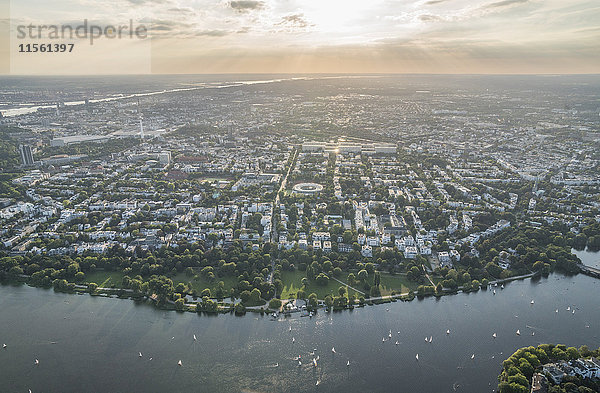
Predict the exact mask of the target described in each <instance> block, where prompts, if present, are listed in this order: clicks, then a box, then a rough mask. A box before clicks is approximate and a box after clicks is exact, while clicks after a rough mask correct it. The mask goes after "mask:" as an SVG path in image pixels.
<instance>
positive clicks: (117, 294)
mask: <svg viewBox="0 0 600 393" xmlns="http://www.w3.org/2000/svg"><path fill="white" fill-rule="evenodd" d="M581 273H582V274H585V273H583V271H582V272H581ZM560 274H561V275H562V276H564V277H568V275H566V274H564V273H560ZM541 277H547V276H544V275H542V274H541V273H540V272H535V273H528V274H525V275H520V276H515V277H508V278H504V279H498V280H494V281H490V282H489V283H488V284H487V285H486V286H481V287H480V288H477V289H470V290H467V291H465V290H464V289H463V287H462V286H459V287H457V288H456V289H443V290H442V293H435V292H434V293H424V294H423V293H418V291H416V290H415V291H410V292H405V293H399V294H394V295H386V296H378V297H369V298H365V299H364V302H359V303H356V304H354V305H347V306H344V307H334V306H332V307H327V306H326V305H325V304H324V301H323V299H319V300H318V305H317V307H314V308H312V307H306V309H304V310H301V309H297V310H294V311H285V310H284V309H283V308H284V307H285V305H286V304H289V303H291V302H295V301H296V300H297V299H280V300H281V302H282V306H281V307H280V308H279V309H272V308H269V307H268V301H265V303H263V304H262V305H257V306H244V308H243V311H242V312H238V311H236V305H237V304H241V303H240V302H238V303H228V305H227V306H225V305H224V304H223V303H222V302H220V303H219V305H218V309H217V311H205V310H200V311H198V310H196V305H198V304H200V303H199V302H193V303H185V306H184V309H181V310H178V309H176V308H175V302H174V301H172V300H167V301H166V303H164V304H161V305H159V304H158V303H157V302H156V299H155V298H153V296H151V295H146V294H141V293H135V292H134V291H133V290H132V289H128V288H104V287H99V288H96V290H95V291H94V292H90V291H89V289H88V287H87V285H83V284H75V287H74V290H72V291H69V290H64V291H62V290H58V289H56V288H53V287H52V286H35V285H32V284H31V283H30V282H29V278H30V276H27V275H20V276H19V277H18V278H17V279H14V278H13V279H8V280H4V281H0V285H11V284H13V285H14V284H18V285H21V284H24V285H27V286H29V287H32V288H41V289H48V290H50V289H52V290H54V292H58V293H65V294H71V295H84V294H87V295H90V296H98V297H108V298H117V299H121V300H124V299H130V300H133V301H135V302H144V303H147V304H149V305H152V306H153V307H154V308H156V309H159V310H163V311H178V312H190V313H196V314H199V315H200V314H211V315H218V314H234V315H236V316H243V315H245V314H246V313H247V312H252V313H260V314H261V315H264V314H274V313H276V314H277V315H280V314H283V315H284V316H289V315H293V314H295V313H301V312H302V311H305V312H307V313H308V312H317V311H318V310H319V309H323V310H325V312H332V311H338V312H340V311H345V310H353V309H354V308H356V307H364V306H373V305H381V304H387V303H392V302H397V301H399V300H400V301H402V302H410V301H413V300H414V299H415V298H418V299H419V300H422V299H425V298H429V297H435V298H441V297H443V296H450V295H458V294H461V293H474V292H479V291H480V290H482V291H487V290H488V289H493V288H495V287H498V286H500V285H502V284H504V283H508V282H511V281H520V280H525V279H527V278H541ZM198 299H200V298H199V297H198ZM211 300H212V299H211ZM215 300H216V299H215ZM302 301H304V302H305V303H306V301H305V300H302ZM302 316H304V315H302ZM306 316H308V315H306Z"/></svg>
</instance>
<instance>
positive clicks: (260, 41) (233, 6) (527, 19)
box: [10, 0, 600, 74]
mask: <svg viewBox="0 0 600 393" xmlns="http://www.w3.org/2000/svg"><path fill="white" fill-rule="evenodd" d="M10 12H11V26H12V29H13V30H12V33H11V34H12V35H11V49H13V50H14V48H15V47H16V44H17V43H21V42H22V41H18V40H16V39H15V38H14V35H15V31H14V29H15V26H16V25H19V24H27V23H33V24H71V25H76V24H80V23H81V21H82V20H83V19H88V20H89V21H90V23H91V22H95V23H97V24H99V25H101V26H107V25H112V24H119V23H124V22H128V21H129V20H130V19H132V20H133V21H134V22H135V23H136V24H143V25H144V26H147V27H148V28H149V30H150V34H151V38H149V39H146V40H131V39H129V40H124V39H123V40H119V41H118V42H116V40H112V41H109V40H106V39H105V40H104V42H103V41H102V40H99V41H97V43H95V44H94V45H92V46H90V45H89V44H88V43H87V42H85V41H84V42H81V43H77V46H76V49H77V50H76V51H75V53H71V54H70V55H71V56H60V55H57V56H54V58H50V56H47V55H46V56H42V55H41V54H37V55H36V56H37V57H35V58H36V59H39V60H41V61H43V63H44V67H45V70H40V69H39V68H40V64H39V62H36V61H34V62H32V61H31V60H32V58H34V56H33V55H28V56H24V55H23V54H14V53H12V54H11V62H12V64H11V72H13V73H36V72H39V73H69V74H72V73H96V74H97V73H145V72H153V73H166V74H168V73H518V74H522V73H536V74H541V73H600V2H598V0H402V1H393V0H237V1H234V0H212V1H209V0H103V1H101V2H99V1H97V0H54V1H52V2H48V1H43V0H18V1H17V0H14V1H13V2H12V3H11V10H10ZM40 42H41V41H40ZM92 60H93V61H92ZM32 63H33V64H32Z"/></svg>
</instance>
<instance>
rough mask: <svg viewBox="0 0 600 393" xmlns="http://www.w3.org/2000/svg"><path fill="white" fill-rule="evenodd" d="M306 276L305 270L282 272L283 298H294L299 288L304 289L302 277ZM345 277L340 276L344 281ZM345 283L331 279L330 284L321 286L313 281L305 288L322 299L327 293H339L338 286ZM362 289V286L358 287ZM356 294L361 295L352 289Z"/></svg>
mask: <svg viewBox="0 0 600 393" xmlns="http://www.w3.org/2000/svg"><path fill="white" fill-rule="evenodd" d="M304 277H306V275H305V272H301V271H298V270H296V271H293V272H287V271H286V272H282V274H281V281H283V292H282V293H281V298H282V299H289V298H294V297H295V295H296V292H298V290H299V289H302V283H301V281H302V278H304ZM342 278H343V277H340V280H341V281H344V280H343V279H342ZM342 285H343V284H340V283H339V282H337V281H335V280H333V279H330V280H329V282H328V284H327V285H325V286H321V285H318V284H317V283H316V282H314V281H311V282H309V285H308V287H307V288H306V289H305V292H306V296H308V295H310V294H311V293H313V292H314V293H316V294H317V297H318V298H319V299H321V300H323V299H325V297H326V296H327V295H332V296H333V295H335V296H337V295H338V288H339V287H341V286H342ZM358 289H360V288H358ZM352 294H354V295H355V296H356V297H359V296H361V294H360V293H357V292H355V291H354V290H352V289H350V293H349V295H352Z"/></svg>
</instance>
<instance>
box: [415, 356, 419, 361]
mask: <svg viewBox="0 0 600 393" xmlns="http://www.w3.org/2000/svg"><path fill="white" fill-rule="evenodd" d="M415 359H417V362H418V361H419V354H417V356H415Z"/></svg>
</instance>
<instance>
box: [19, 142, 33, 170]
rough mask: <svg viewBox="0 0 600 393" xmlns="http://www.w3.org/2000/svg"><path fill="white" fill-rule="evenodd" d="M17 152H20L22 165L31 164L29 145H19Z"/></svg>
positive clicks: (31, 153) (31, 157)
mask: <svg viewBox="0 0 600 393" xmlns="http://www.w3.org/2000/svg"><path fill="white" fill-rule="evenodd" d="M19 153H21V162H22V163H23V165H24V166H29V165H33V164H34V161H33V152H32V151H31V146H29V145H19Z"/></svg>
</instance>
